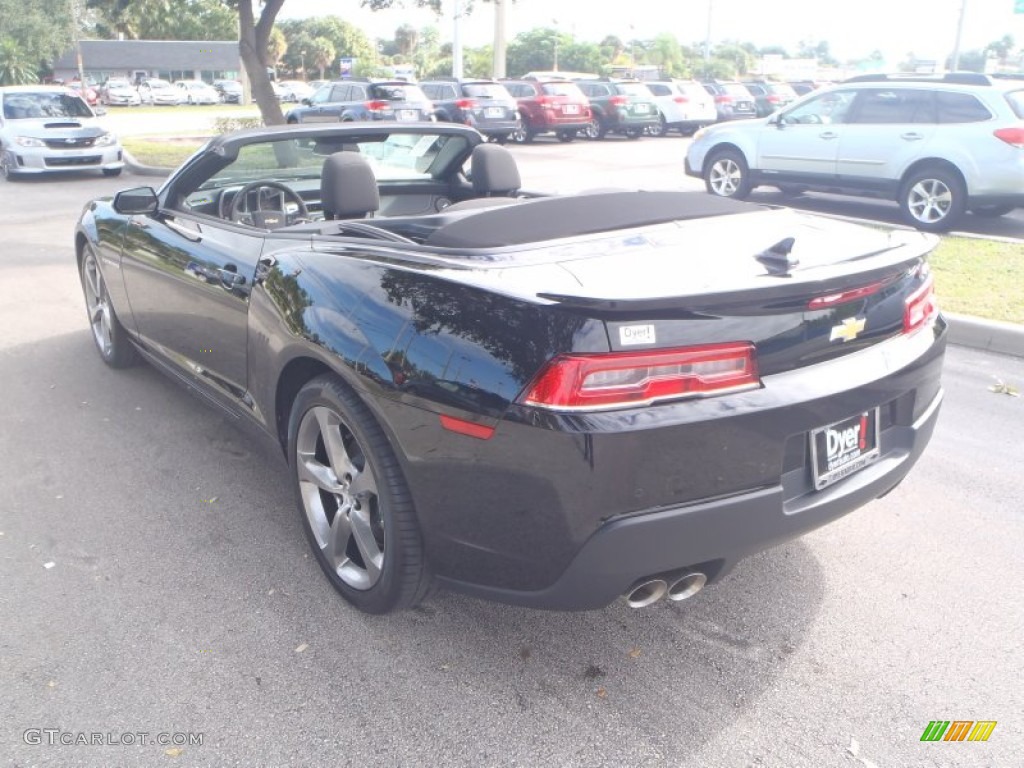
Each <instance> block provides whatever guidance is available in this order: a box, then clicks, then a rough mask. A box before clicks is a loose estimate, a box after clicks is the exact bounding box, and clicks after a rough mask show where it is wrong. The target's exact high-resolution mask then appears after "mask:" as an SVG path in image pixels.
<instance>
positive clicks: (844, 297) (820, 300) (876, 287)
mask: <svg viewBox="0 0 1024 768" xmlns="http://www.w3.org/2000/svg"><path fill="white" fill-rule="evenodd" d="M881 288H882V283H881V282H878V283H871V285H865V286H863V287H861V288H851V289H850V290H848V291H840V292H839V293H830V294H828V295H827V296H817V297H815V298H813V299H811V300H810V301H809V302H807V308H808V309H826V308H827V307H834V306H835V305H837V304H844V303H846V302H847V301H853V300H854V299H862V298H864V297H865V296H870V295H871V294H873V293H878V291H880V290H881Z"/></svg>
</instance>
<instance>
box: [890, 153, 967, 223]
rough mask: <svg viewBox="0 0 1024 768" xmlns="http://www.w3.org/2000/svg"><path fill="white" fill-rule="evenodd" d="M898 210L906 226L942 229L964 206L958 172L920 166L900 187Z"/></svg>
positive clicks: (964, 199) (965, 205)
mask: <svg viewBox="0 0 1024 768" xmlns="http://www.w3.org/2000/svg"><path fill="white" fill-rule="evenodd" d="M899 204H900V210H901V211H902V213H903V219H904V221H906V222H907V223H908V224H910V226H912V227H915V228H917V229H920V230H922V231H923V232H945V231H946V230H948V229H950V228H952V227H953V226H955V225H956V223H957V222H958V221H959V220H960V218H961V217H962V216H963V215H964V211H965V210H966V209H967V190H966V189H965V188H964V183H963V180H962V179H961V178H960V176H959V175H958V174H956V173H954V172H953V171H951V170H948V169H947V168H943V167H941V166H932V167H927V168H922V169H921V170H919V171H917V172H916V173H914V174H912V175H910V176H908V177H907V178H906V179H905V180H904V182H903V185H902V186H901V187H900V196H899Z"/></svg>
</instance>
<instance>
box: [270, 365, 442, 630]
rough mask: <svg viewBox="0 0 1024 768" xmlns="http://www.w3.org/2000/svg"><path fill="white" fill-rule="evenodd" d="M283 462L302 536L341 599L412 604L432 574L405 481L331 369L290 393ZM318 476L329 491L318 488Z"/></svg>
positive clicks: (369, 607) (380, 606) (367, 605)
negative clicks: (339, 468)
mask: <svg viewBox="0 0 1024 768" xmlns="http://www.w3.org/2000/svg"><path fill="white" fill-rule="evenodd" d="M325 435H326V436H327V437H325ZM328 438H330V439H331V443H330V445H331V446H333V448H332V451H333V454H329V453H328ZM331 455H333V456H334V460H332V459H331V458H330V456H331ZM288 460H289V464H290V466H291V470H292V486H293V490H294V492H295V495H296V500H297V502H298V506H299V511H300V517H301V518H302V524H303V528H304V529H305V531H306V536H307V538H308V539H309V542H310V546H311V547H312V548H313V553H314V556H315V557H316V559H317V562H318V563H319V564H320V567H321V568H322V569H323V571H324V574H325V575H326V576H327V579H328V581H330V582H331V585H332V586H333V587H334V588H335V589H336V590H337V591H338V592H339V593H340V594H341V596H342V597H344V598H345V600H347V601H348V602H349V603H351V604H352V605H353V606H355V607H356V608H358V609H359V610H360V611H363V612H364V613H373V614H382V613H389V612H391V611H395V610H401V609H405V608H411V607H413V606H414V605H416V604H417V603H419V602H420V601H421V600H422V599H423V598H424V597H425V596H426V595H427V593H428V592H429V591H430V587H431V576H430V572H429V569H428V568H427V564H426V560H425V558H424V553H423V541H422V538H421V536H420V530H419V524H418V522H417V519H416V511H415V508H414V506H413V501H412V496H411V494H410V492H409V488H408V485H407V484H406V482H405V478H404V476H403V475H402V470H401V467H400V465H399V463H398V459H397V457H396V456H395V452H394V450H393V449H392V447H391V444H390V443H389V442H388V439H387V437H386V436H385V434H384V432H383V430H382V429H381V428H380V425H379V424H378V423H377V421H376V420H375V419H374V417H373V415H372V414H371V413H370V411H369V409H368V408H367V407H366V405H364V404H363V402H362V401H361V400H360V399H359V397H358V396H357V395H356V394H355V393H354V392H353V391H352V390H351V389H350V388H349V387H348V386H346V385H345V383H344V382H342V381H341V379H339V378H338V377H337V376H335V375H334V374H324V375H322V376H318V377H316V378H315V379H312V380H311V381H310V382H309V383H307V384H306V385H305V386H304V387H303V388H302V389H301V390H300V391H299V394H298V395H297V396H296V398H295V402H294V404H293V405H292V410H291V416H290V419H289V422H288ZM334 465H339V466H343V467H346V468H347V469H346V471H343V472H341V473H339V472H336V471H335V470H334ZM304 467H312V468H313V469H314V470H315V472H310V471H308V470H305V469H303V468H304ZM324 471H326V472H328V473H333V474H326V475H325V474H324ZM325 477H326V478H327V480H326V484H328V485H329V484H330V483H331V482H334V483H335V485H334V486H333V487H334V488H336V489H337V490H336V491H334V490H328V489H326V488H324V483H325V480H324V478H325ZM318 478H319V479H318ZM332 478H333V480H332ZM357 488H359V489H363V490H357ZM338 515H343V516H344V517H341V518H339V517H338ZM364 518H365V519H364ZM314 522H315V523H316V525H317V529H316V530H314V527H313V524H314ZM360 531H362V533H360ZM339 540H342V541H339ZM368 553H369V554H368ZM378 555H379V558H378Z"/></svg>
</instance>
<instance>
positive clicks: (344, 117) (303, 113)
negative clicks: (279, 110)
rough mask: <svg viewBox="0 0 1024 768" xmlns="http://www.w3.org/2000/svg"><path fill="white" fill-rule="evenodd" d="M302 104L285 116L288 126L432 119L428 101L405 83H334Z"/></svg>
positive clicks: (416, 89) (418, 91) (422, 94)
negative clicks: (293, 124)
mask: <svg viewBox="0 0 1024 768" xmlns="http://www.w3.org/2000/svg"><path fill="white" fill-rule="evenodd" d="M302 104H303V106H301V107H295V108H294V109H292V110H291V111H289V112H288V115H287V120H288V122H289V123H336V122H339V121H340V122H343V123H347V122H350V121H355V120H398V121H400V122H429V121H431V120H433V119H434V117H433V113H434V105H433V104H431V103H430V99H428V98H427V97H426V96H425V95H424V93H423V91H422V90H420V88H419V86H418V85H415V84H414V83H407V82H405V81H404V80H380V81H371V80H336V81H334V82H331V83H327V84H326V85H322V86H320V87H319V88H318V89H317V90H316V92H315V93H314V94H313V95H312V96H310V97H309V98H308V99H303V100H302Z"/></svg>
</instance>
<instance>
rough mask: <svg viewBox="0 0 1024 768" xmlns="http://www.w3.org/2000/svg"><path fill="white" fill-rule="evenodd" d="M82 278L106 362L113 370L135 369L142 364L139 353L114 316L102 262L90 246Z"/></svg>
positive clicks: (93, 327) (84, 257)
mask: <svg viewBox="0 0 1024 768" xmlns="http://www.w3.org/2000/svg"><path fill="white" fill-rule="evenodd" d="M80 277H81V280H82V291H83V292H84V293H85V308H86V311H87V312H88V314H89V327H90V328H91V330H92V339H93V341H94V342H95V343H96V350H97V351H98V352H99V353H100V357H101V358H103V362H105V363H106V364H107V365H109V366H110V367H111V368H127V367H128V366H130V365H133V364H134V363H135V362H136V361H137V360H138V357H139V353H138V352H137V351H136V350H135V347H134V346H133V345H132V342H131V340H130V339H129V338H128V332H127V331H126V330H125V329H124V326H122V325H121V321H120V320H118V319H117V315H116V314H115V313H114V307H113V305H112V304H111V303H110V294H108V293H107V284H106V282H105V281H104V280H103V273H101V272H100V265H99V261H98V260H97V259H96V254H95V253H94V252H93V250H92V247H91V246H88V245H87V246H85V250H84V251H83V253H82V267H81V273H80Z"/></svg>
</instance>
